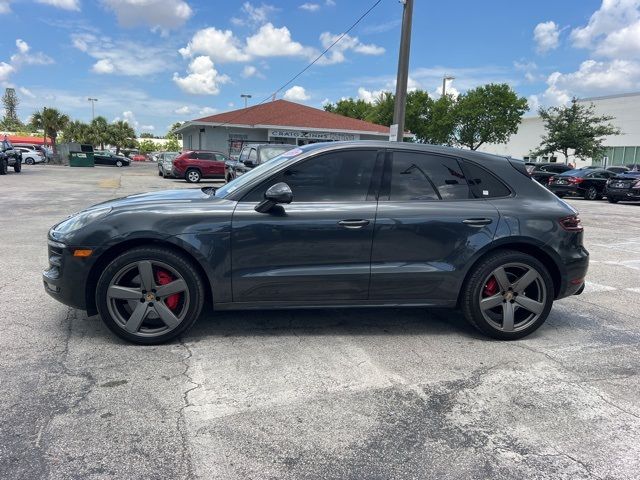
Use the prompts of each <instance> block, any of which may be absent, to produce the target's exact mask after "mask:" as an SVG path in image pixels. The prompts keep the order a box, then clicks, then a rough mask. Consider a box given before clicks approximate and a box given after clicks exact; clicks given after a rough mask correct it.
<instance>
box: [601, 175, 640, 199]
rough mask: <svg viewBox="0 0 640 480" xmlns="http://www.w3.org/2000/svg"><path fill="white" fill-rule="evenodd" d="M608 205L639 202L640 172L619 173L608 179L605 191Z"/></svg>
mask: <svg viewBox="0 0 640 480" xmlns="http://www.w3.org/2000/svg"><path fill="white" fill-rule="evenodd" d="M606 195H607V200H609V202H610V203H618V202H620V201H634V202H637V201H639V200H640V171H629V172H626V173H621V174H619V175H616V176H615V177H613V178H611V179H609V181H608V182H607V190H606Z"/></svg>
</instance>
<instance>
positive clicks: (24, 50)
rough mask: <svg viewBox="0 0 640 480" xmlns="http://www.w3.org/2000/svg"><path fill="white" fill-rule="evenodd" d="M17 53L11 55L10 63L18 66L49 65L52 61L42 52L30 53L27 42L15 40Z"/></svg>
mask: <svg viewBox="0 0 640 480" xmlns="http://www.w3.org/2000/svg"><path fill="white" fill-rule="evenodd" d="M16 47H17V49H18V52H17V53H14V54H13V55H11V63H12V64H13V65H14V66H19V65H51V64H52V63H54V62H53V59H52V58H51V57H49V56H48V55H45V54H44V53H42V52H35V53H34V52H31V53H30V51H31V47H30V46H29V44H28V43H27V42H25V41H24V40H22V39H20V38H18V39H17V40H16Z"/></svg>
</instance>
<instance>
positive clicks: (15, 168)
mask: <svg viewBox="0 0 640 480" xmlns="http://www.w3.org/2000/svg"><path fill="white" fill-rule="evenodd" d="M13 171H14V172H16V173H20V172H21V171H22V163H21V162H18V161H16V163H15V165H14V166H13Z"/></svg>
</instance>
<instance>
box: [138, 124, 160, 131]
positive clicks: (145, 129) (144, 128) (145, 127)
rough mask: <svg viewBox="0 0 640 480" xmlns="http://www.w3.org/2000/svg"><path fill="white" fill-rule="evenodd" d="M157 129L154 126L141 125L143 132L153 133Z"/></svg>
mask: <svg viewBox="0 0 640 480" xmlns="http://www.w3.org/2000/svg"><path fill="white" fill-rule="evenodd" d="M155 129H156V127H155V126H153V125H140V131H141V132H153V131H154V130H155Z"/></svg>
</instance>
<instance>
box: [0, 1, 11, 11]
mask: <svg viewBox="0 0 640 480" xmlns="http://www.w3.org/2000/svg"><path fill="white" fill-rule="evenodd" d="M9 12H11V1H10V0H0V15H2V14H5V13H9Z"/></svg>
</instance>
